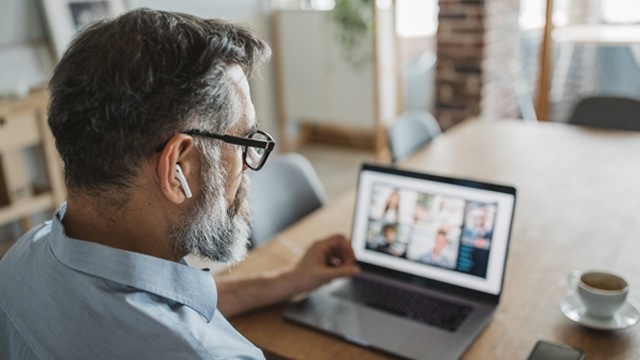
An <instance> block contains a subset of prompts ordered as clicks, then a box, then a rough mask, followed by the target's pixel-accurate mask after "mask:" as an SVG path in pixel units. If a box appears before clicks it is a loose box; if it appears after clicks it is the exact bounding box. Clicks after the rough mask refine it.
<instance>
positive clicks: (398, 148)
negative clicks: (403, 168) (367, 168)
mask: <svg viewBox="0 0 640 360" xmlns="http://www.w3.org/2000/svg"><path fill="white" fill-rule="evenodd" d="M441 132H442V131H441V129H440V125H439V124H438V121H436V119H435V118H434V117H433V115H431V113H430V112H428V111H421V110H410V111H407V112H405V113H404V114H402V115H401V116H400V117H399V118H398V119H396V120H395V121H394V122H393V124H391V126H390V127H389V132H388V136H389V147H390V149H391V159H392V161H393V162H396V161H399V160H402V159H404V158H406V157H407V156H409V155H411V154H413V153H414V152H415V151H416V150H418V149H419V148H420V147H422V146H424V145H425V144H427V143H428V142H429V141H431V140H432V139H433V138H435V137H436V136H438V135H439V134H440V133H441Z"/></svg>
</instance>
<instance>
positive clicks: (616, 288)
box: [569, 271, 629, 318]
mask: <svg viewBox="0 0 640 360" xmlns="http://www.w3.org/2000/svg"><path fill="white" fill-rule="evenodd" d="M569 284H570V286H571V287H572V288H573V289H576V292H577V293H578V296H579V297H580V300H582V303H583V304H584V305H585V308H586V311H587V313H588V314H590V315H592V316H596V317H601V318H609V317H612V316H613V315H614V314H615V313H616V311H618V309H619V308H620V307H621V306H622V305H623V304H624V302H625V301H626V299H627V294H629V284H628V283H627V281H626V280H625V279H624V278H622V277H621V276H619V275H616V274H612V273H610V272H606V271H588V272H582V273H581V272H579V271H574V272H573V273H571V275H570V277H569Z"/></svg>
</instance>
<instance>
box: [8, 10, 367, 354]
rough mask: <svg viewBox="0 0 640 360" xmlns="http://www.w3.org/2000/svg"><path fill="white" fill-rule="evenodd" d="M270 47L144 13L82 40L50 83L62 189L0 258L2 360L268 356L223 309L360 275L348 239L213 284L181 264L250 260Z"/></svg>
mask: <svg viewBox="0 0 640 360" xmlns="http://www.w3.org/2000/svg"><path fill="white" fill-rule="evenodd" d="M269 55H270V50H269V48H268V45H267V44H266V43H265V42H263V41H262V40H260V39H259V38H257V37H256V36H255V35H253V34H252V33H251V32H249V31H247V30H246V29H244V28H241V27H238V26H235V25H231V24H229V23H226V22H222V21H217V20H203V19H200V18H197V17H194V16H189V15H185V14H178V13H168V12H161V11H153V10H149V9H140V10H135V11H132V12H129V13H126V14H124V15H122V16H120V17H118V18H116V19H113V20H104V21H101V22H98V23H96V24H94V25H92V26H90V27H89V28H87V29H86V30H84V31H83V32H82V33H80V34H79V35H78V36H77V37H76V38H75V40H74V41H73V43H72V44H71V45H70V47H69V49H68V50H67V52H66V53H65V55H64V56H63V58H62V59H61V61H60V63H59V64H58V66H57V68H56V70H55V72H54V74H53V77H52V79H51V83H50V91H51V103H50V107H49V125H50V127H51V130H52V132H53V134H54V137H55V139H56V146H57V148H58V151H59V152H60V155H61V157H62V159H63V161H64V164H65V183H66V185H67V190H68V198H67V202H66V204H65V205H63V206H62V207H60V209H58V211H57V213H56V214H55V216H54V218H53V220H52V221H51V222H47V223H45V224H42V225H40V226H38V227H36V228H34V229H33V230H31V231H30V232H29V233H27V234H26V235H25V236H24V237H23V238H22V239H21V240H19V241H18V242H17V243H16V244H15V245H14V246H13V248H12V249H11V250H10V251H9V252H8V253H7V255H5V257H4V258H3V259H2V261H0V334H1V336H0V358H2V359H36V358H37V359H89V358H100V359H124V358H131V359H165V358H166V359H182V358H184V359H200V358H207V359H209V358H262V357H263V356H262V353H261V352H260V350H258V349H257V348H256V347H255V346H253V345H252V344H251V343H250V342H249V341H247V340H246V339H244V338H243V337H242V336H241V335H240V334H238V333H237V332H236V331H235V330H234V329H233V328H232V327H231V325H230V324H229V323H228V322H227V320H226V319H225V316H226V317H230V316H233V315H236V314H238V313H241V312H244V311H247V310H250V309H255V308H257V307H260V306H264V305H268V304H273V303H276V302H280V301H285V300H287V299H290V298H292V297H293V296H295V295H297V294H299V293H301V292H305V291H309V290H312V289H314V288H316V287H317V286H319V285H321V284H323V283H325V282H327V281H329V280H331V279H333V278H335V277H338V276H348V275H353V274H355V273H357V272H358V269H357V266H356V265H355V261H354V256H353V252H352V251H351V248H350V246H349V244H348V243H347V242H346V240H345V239H344V238H343V237H342V236H333V237H330V238H328V239H325V240H323V241H320V242H316V243H315V244H314V245H312V246H311V247H310V248H309V250H308V251H307V253H306V254H305V255H304V256H303V258H302V259H301V260H300V262H299V263H298V264H297V265H296V266H294V267H292V268H287V269H282V270H280V271H276V272H272V273H265V274H259V275H256V276H253V277H244V278H237V277H236V278H234V277H224V278H223V279H220V280H219V281H218V282H217V283H214V281H213V278H212V277H211V274H210V273H209V271H208V270H200V269H195V268H191V267H189V266H188V265H186V263H185V262H184V260H183V258H184V256H185V255H187V254H190V253H194V254H196V255H199V256H202V257H205V258H208V259H211V260H213V261H220V262H236V261H238V260H240V259H241V258H242V257H243V256H244V254H245V251H246V243H247V238H248V235H249V218H248V213H249V212H248V210H247V203H246V199H245V197H246V193H247V186H248V184H247V178H246V176H245V175H244V172H245V171H246V170H247V169H249V168H251V169H253V170H259V169H260V167H262V165H263V164H264V162H265V161H266V159H267V156H268V154H269V152H270V151H271V149H272V148H273V146H274V143H273V140H272V139H271V137H270V136H269V135H268V134H266V133H263V132H260V131H257V129H256V128H257V123H256V119H255V111H254V108H253V105H252V103H251V98H250V94H249V86H248V83H247V78H246V76H249V74H250V73H251V71H252V70H253V68H254V67H255V66H256V65H258V64H259V63H261V62H263V61H265V60H266V59H267V58H268V57H269Z"/></svg>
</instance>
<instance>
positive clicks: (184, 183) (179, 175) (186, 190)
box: [176, 164, 192, 199]
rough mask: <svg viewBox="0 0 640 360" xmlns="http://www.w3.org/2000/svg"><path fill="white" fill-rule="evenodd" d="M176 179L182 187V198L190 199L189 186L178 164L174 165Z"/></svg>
mask: <svg viewBox="0 0 640 360" xmlns="http://www.w3.org/2000/svg"><path fill="white" fill-rule="evenodd" d="M176 179H178V181H180V185H181V186H182V190H183V191H184V196H186V197H187V199H190V198H191V196H192V195H191V189H189V184H187V178H186V177H184V173H183V172H182V166H180V164H176Z"/></svg>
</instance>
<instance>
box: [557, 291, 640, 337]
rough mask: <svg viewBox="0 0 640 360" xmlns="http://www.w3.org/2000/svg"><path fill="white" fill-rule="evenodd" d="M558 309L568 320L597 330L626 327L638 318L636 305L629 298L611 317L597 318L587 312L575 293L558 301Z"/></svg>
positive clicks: (639, 312) (633, 323)
mask: <svg viewBox="0 0 640 360" xmlns="http://www.w3.org/2000/svg"><path fill="white" fill-rule="evenodd" d="M560 310H561V311H562V313H563V314H564V316H566V317H567V318H569V319H570V320H572V321H575V322H577V323H578V324H580V325H582V326H585V327H588V328H591V329H597V330H620V329H626V328H628V327H630V326H633V325H635V324H636V323H637V322H638V320H640V311H639V310H638V305H637V304H636V303H635V302H633V301H631V300H627V302H625V303H624V305H622V307H621V308H620V310H618V312H617V313H616V314H615V315H613V317H611V318H598V317H594V316H591V315H589V314H587V313H586V310H585V307H584V304H583V303H582V301H581V300H580V299H579V298H578V296H577V295H575V294H572V295H569V296H567V297H565V298H564V299H562V301H560Z"/></svg>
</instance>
